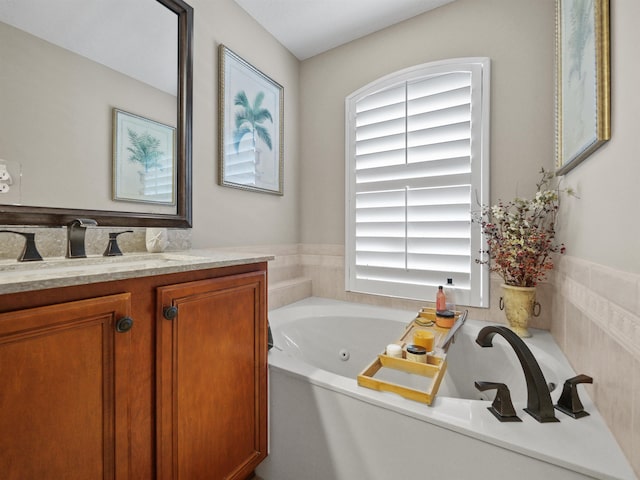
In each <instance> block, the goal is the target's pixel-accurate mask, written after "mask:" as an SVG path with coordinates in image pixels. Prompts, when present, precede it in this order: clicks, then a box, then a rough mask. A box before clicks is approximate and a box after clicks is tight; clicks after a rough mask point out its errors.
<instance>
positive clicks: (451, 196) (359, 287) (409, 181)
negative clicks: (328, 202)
mask: <svg viewBox="0 0 640 480" xmlns="http://www.w3.org/2000/svg"><path fill="white" fill-rule="evenodd" d="M346 129H347V131H346V157H347V158H346V166H347V167H346V168H347V172H346V183H347V185H346V192H347V198H346V210H347V212H346V229H345V231H346V237H347V238H346V242H345V245H346V286H347V290H349V291H355V292H362V293H373V294H378V295H387V296H394V297H402V298H412V299H419V300H434V299H435V295H436V291H437V288H438V285H443V284H444V283H446V279H447V278H453V281H454V284H455V286H456V289H457V291H456V299H457V302H458V303H459V304H462V305H469V306H482V307H487V306H488V303H489V299H488V280H489V274H488V269H487V268H486V266H484V265H478V264H477V263H476V262H475V258H477V256H478V254H479V251H480V250H481V249H482V246H483V244H484V240H483V238H482V233H481V231H480V228H479V225H478V224H477V223H473V222H471V211H472V209H473V210H477V209H478V208H479V204H487V203H489V202H488V198H489V188H488V186H489V155H488V152H489V59H488V58H463V59H453V60H445V61H440V62H434V63H428V64H425V65H419V66H417V67H412V68H409V69H406V70H402V71H400V72H396V73H394V74H391V75H388V76H386V77H383V78H381V79H379V80H377V81H375V82H373V83H371V84H369V85H367V86H365V87H363V88H361V89H360V90H358V91H356V92H354V93H353V94H351V95H349V96H348V97H347V99H346Z"/></svg>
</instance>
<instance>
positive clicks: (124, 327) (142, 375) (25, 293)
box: [0, 251, 269, 480]
mask: <svg viewBox="0 0 640 480" xmlns="http://www.w3.org/2000/svg"><path fill="white" fill-rule="evenodd" d="M267 260H269V257H260V256H250V255H246V254H244V255H233V254H229V253H212V252H210V251H200V252H198V254H197V255H195V254H194V253H192V252H187V253H181V254H157V255H147V254H145V255H133V256H129V257H127V256H125V257H121V258H117V259H102V258H93V259H92V258H88V259H82V260H68V259H59V260H57V261H49V262H47V261H45V262H33V263H34V264H33V265H24V264H17V263H16V262H13V263H11V262H0V263H1V265H0V471H2V472H3V473H2V477H3V478H5V479H25V478H65V479H82V480H89V479H94V478H95V479H98V478H99V479H103V478H104V479H108V478H111V479H128V478H147V479H148V478H158V479H172V478H189V479H194V480H195V479H198V478H214V479H218V478H219V479H222V478H225V479H226V478H229V479H245V478H248V477H250V476H251V474H252V472H253V470H254V468H255V467H256V466H257V465H258V464H259V463H260V462H261V461H262V460H263V459H264V458H265V457H266V455H267V321H266V312H267V264H266V261H267Z"/></svg>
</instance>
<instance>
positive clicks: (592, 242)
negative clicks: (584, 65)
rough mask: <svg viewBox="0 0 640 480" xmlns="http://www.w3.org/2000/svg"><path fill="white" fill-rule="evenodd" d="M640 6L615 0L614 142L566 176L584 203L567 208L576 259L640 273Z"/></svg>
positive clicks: (566, 225)
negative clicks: (639, 51) (639, 28)
mask: <svg viewBox="0 0 640 480" xmlns="http://www.w3.org/2000/svg"><path fill="white" fill-rule="evenodd" d="M638 19H640V2H629V1H625V0H611V127H612V128H611V130H612V132H611V140H610V141H609V142H608V143H606V144H605V145H604V146H603V147H601V148H600V149H599V150H597V151H596V152H595V153H594V154H592V155H591V156H590V157H589V158H587V159H586V160H585V161H584V162H582V163H581V164H579V165H578V166H577V167H576V168H574V169H573V170H571V171H570V172H569V173H568V174H567V175H566V176H565V184H566V185H568V186H572V187H574V188H575V189H576V190H577V192H578V194H579V196H580V198H579V199H576V200H573V199H570V200H569V201H567V202H566V204H565V205H564V207H565V208H563V217H562V221H563V222H562V230H561V232H562V237H563V240H564V241H565V242H566V244H567V251H568V253H569V254H570V255H574V256H576V257H580V258H582V259H585V260H590V261H593V262H596V263H599V264H601V265H607V266H609V267H612V268H616V269H618V270H622V271H625V272H632V273H640V248H638V237H640V222H639V221H638V217H639V215H640V213H639V212H640V201H639V200H638V184H639V181H640V161H639V160H640V135H639V134H638V118H639V117H638V115H639V113H638V112H640V93H639V92H638V88H639V85H640V63H639V62H638V48H637V47H638V44H640V31H639V30H638Z"/></svg>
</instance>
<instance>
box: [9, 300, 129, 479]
mask: <svg viewBox="0 0 640 480" xmlns="http://www.w3.org/2000/svg"><path fill="white" fill-rule="evenodd" d="M130 307H131V298H130V295H129V294H120V295H112V296H105V297H99V298H93V299H91V300H82V301H77V302H68V303H61V304H57V305H51V306H46V307H40V308H32V309H24V310H19V311H16V312H9V313H3V314H0V472H2V473H1V474H0V476H1V477H2V478H3V479H5V480H10V479H15V480H26V479H48V478H50V479H58V478H65V479H78V480H90V479H96V480H97V479H113V478H129V460H130V458H129V451H130V445H129V439H128V436H129V430H130V423H129V400H128V396H129V394H130V392H129V389H128V388H127V387H128V381H129V380H128V376H129V366H130V359H129V353H130V345H131V342H130V340H131V336H130V335H129V332H128V331H119V330H126V328H124V329H123V328H121V325H124V324H126V322H127V320H126V319H128V318H129V314H130Z"/></svg>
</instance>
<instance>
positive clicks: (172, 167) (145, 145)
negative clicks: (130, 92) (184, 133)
mask: <svg viewBox="0 0 640 480" xmlns="http://www.w3.org/2000/svg"><path fill="white" fill-rule="evenodd" d="M113 200H116V201H123V202H141V203H154V204H161V205H175V204H176V129H175V128H174V127H171V126H169V125H165V124H163V123H160V122H156V121H154V120H150V119H148V118H145V117H141V116H139V115H135V114H133V113H129V112H125V111H124V110H120V109H117V108H114V109H113Z"/></svg>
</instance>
